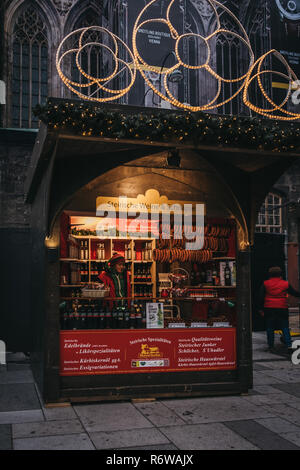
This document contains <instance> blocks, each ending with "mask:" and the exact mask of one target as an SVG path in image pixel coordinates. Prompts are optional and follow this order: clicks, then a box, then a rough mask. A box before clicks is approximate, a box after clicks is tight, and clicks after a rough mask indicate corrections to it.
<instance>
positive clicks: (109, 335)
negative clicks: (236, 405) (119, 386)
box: [60, 328, 236, 376]
mask: <svg viewBox="0 0 300 470" xmlns="http://www.w3.org/2000/svg"><path fill="white" fill-rule="evenodd" d="M116 335H117V341H116ZM213 369H215V370H232V369H236V331H235V328H203V329H199V330H198V331H197V330H195V329H193V330H191V331H189V330H187V329H181V330H178V329H174V330H173V329H163V330H162V329H160V330H155V329H154V330H151V331H149V330H133V331H128V330H127V331H126V330H124V331H122V330H118V331H116V330H102V331H100V330H99V331H93V330H73V331H61V333H60V374H61V375H62V376H74V375H92V374H125V373H126V374H128V373H141V372H147V373H152V372H180V371H199V370H213Z"/></svg>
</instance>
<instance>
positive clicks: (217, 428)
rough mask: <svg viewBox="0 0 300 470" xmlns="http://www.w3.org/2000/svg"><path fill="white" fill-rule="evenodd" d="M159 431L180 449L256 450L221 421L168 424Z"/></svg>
mask: <svg viewBox="0 0 300 470" xmlns="http://www.w3.org/2000/svg"><path fill="white" fill-rule="evenodd" d="M160 429H161V431H162V432H163V433H164V434H165V435H166V436H167V437H168V439H169V440H170V441H171V442H173V443H174V444H175V445H176V447H178V449H181V450H256V449H257V447H256V446H255V445H253V444H251V443H250V442H248V441H247V440H246V439H244V438H243V437H241V436H239V435H238V434H236V433H235V432H233V431H231V430H230V429H228V428H227V427H226V426H224V425H223V424H222V423H210V424H193V425H184V426H168V427H163V428H160Z"/></svg>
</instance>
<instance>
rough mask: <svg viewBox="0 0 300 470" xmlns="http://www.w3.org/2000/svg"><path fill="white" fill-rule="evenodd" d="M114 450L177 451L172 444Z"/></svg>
mask: <svg viewBox="0 0 300 470" xmlns="http://www.w3.org/2000/svg"><path fill="white" fill-rule="evenodd" d="M116 450H125V451H128V450H148V451H149V450H178V448H177V447H176V446H175V445H174V444H156V445H155V446H142V447H139V446H136V447H126V448H123V449H116Z"/></svg>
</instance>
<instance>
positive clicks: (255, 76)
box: [56, 0, 300, 121]
mask: <svg viewBox="0 0 300 470" xmlns="http://www.w3.org/2000/svg"><path fill="white" fill-rule="evenodd" d="M156 1H157V0H151V1H150V2H149V3H148V4H147V5H145V7H144V8H143V9H142V10H141V12H140V13H139V15H138V17H137V19H136V21H135V24H134V28H133V33H132V51H131V50H130V48H129V47H128V46H127V45H126V44H125V43H124V42H123V41H122V39H120V38H119V37H118V36H116V35H115V34H113V33H112V32H110V31H108V30H107V29H106V28H103V27H101V26H90V27H86V28H81V29H78V30H76V31H74V32H72V33H70V34H68V35H67V36H66V37H65V38H64V39H63V41H62V42H61V44H60V45H59V47H58V50H57V54H56V67H57V70H58V74H59V76H60V78H61V79H62V81H63V83H64V84H65V85H66V86H67V87H68V88H69V89H70V90H71V91H73V92H74V93H75V94H77V95H78V96H79V97H80V98H83V99H86V100H90V101H96V102H107V101H113V100H116V99H119V98H121V97H122V96H124V95H125V94H127V93H128V92H129V90H130V89H131V88H132V86H133V85H134V83H135V80H136V73H137V69H138V70H139V72H140V74H141V75H142V77H143V79H144V81H145V82H146V83H147V85H148V86H149V88H151V89H152V90H153V92H154V93H155V94H156V95H158V96H159V97H160V98H161V99H162V100H164V101H168V102H169V103H170V104H171V105H173V106H175V107H177V108H182V109H185V110H188V111H209V110H212V109H216V108H218V107H221V106H224V105H225V104H227V103H229V102H230V101H232V100H233V99H234V98H235V97H237V96H238V95H239V94H240V93H241V92H242V91H243V102H244V104H245V105H246V106H247V107H249V108H250V109H251V110H252V111H254V112H256V113H257V114H260V115H262V116H264V117H267V118H270V119H277V120H285V121H290V120H296V119H300V114H297V113H293V112H291V111H287V110H286V109H284V106H285V105H286V104H287V102H288V99H289V98H290V97H291V93H292V82H293V81H294V82H296V81H297V76H296V75H295V73H294V72H293V70H292V69H291V67H290V66H289V64H288V63H287V61H286V60H285V58H284V57H283V56H282V55H281V54H280V53H279V52H278V51H276V50H274V49H272V50H271V51H268V52H267V53H265V54H263V55H262V56H261V57H260V58H259V59H257V60H256V61H255V57H254V53H253V50H252V47H251V44H250V40H249V37H248V35H247V33H246V31H245V29H244V27H243V25H242V24H241V23H240V21H239V20H238V18H237V17H236V16H235V15H234V14H233V13H232V12H231V11H230V10H229V9H228V8H227V7H226V6H224V5H222V4H221V3H220V2H219V1H217V0H207V1H208V3H209V4H210V6H211V7H212V10H213V12H214V15H215V17H216V25H217V29H216V30H215V31H214V32H213V33H211V34H210V35H209V36H207V37H204V36H201V35H200V34H196V33H185V34H182V35H179V34H178V32H177V31H176V29H175V27H174V26H173V25H172V22H171V20H170V12H171V8H172V6H173V5H174V2H175V0H170V3H169V5H168V7H167V10H166V17H165V18H150V19H146V20H144V21H142V20H141V19H142V16H143V15H144V14H145V12H146V11H147V10H148V9H149V8H150V7H151V6H152V5H153V4H154V3H155V2H156ZM217 8H220V9H222V10H223V11H225V12H226V13H228V15H230V17H231V18H232V19H233V21H234V22H235V23H236V24H237V26H238V27H239V29H240V31H241V33H242V34H238V33H236V32H234V31H229V30H227V29H224V28H222V27H221V21H220V14H219V13H218V11H217ZM153 22H156V23H161V24H165V25H166V26H167V27H168V29H169V31H170V34H171V37H172V38H173V39H174V41H175V50H174V54H175V57H176V59H177V63H175V65H173V66H172V67H169V68H163V69H161V70H160V71H159V70H158V67H156V66H151V65H150V64H148V63H147V62H146V61H145V60H144V59H143V58H142V56H141V55H140V53H139V51H138V47H137V35H138V32H139V30H140V29H141V28H142V27H143V26H144V25H146V24H148V23H153ZM90 30H95V31H100V32H102V33H105V34H107V35H109V36H110V38H111V39H112V41H113V44H114V50H113V49H112V48H110V47H109V46H108V45H107V44H103V43H100V42H95V41H92V42H87V43H84V35H85V34H86V32H88V31H90ZM79 33H80V37H79V41H78V47H77V48H73V49H69V50H67V51H65V52H63V53H62V49H63V46H64V45H65V43H66V41H67V40H68V39H69V38H70V37H72V36H73V35H76V34H79ZM218 34H229V35H231V36H234V37H235V38H237V39H239V40H240V41H241V42H242V43H243V44H244V45H245V46H246V47H247V48H248V51H249V68H248V71H247V72H246V73H245V74H244V75H242V76H240V77H238V78H234V79H227V78H224V77H222V76H221V75H219V74H218V73H217V72H216V71H214V70H213V69H212V67H211V66H210V65H209V61H210V58H211V48H210V45H209V41H210V40H212V39H213V38H214V37H216V36H217V35H218ZM188 37H194V38H199V39H201V40H202V41H204V42H205V45H206V48H207V58H206V60H205V62H204V63H203V64H199V65H189V64H186V63H185V62H184V61H183V60H182V58H181V57H180V53H179V44H180V41H182V40H184V39H185V38H188ZM119 43H120V44H121V45H122V46H123V47H124V48H125V49H126V51H127V53H128V57H130V62H126V61H124V60H123V59H121V58H119V57H118V54H119V47H118V44H119ZM88 46H99V47H102V48H103V49H105V50H107V51H108V52H109V53H110V54H111V55H112V57H113V60H114V63H115V66H114V70H113V72H112V73H111V74H110V75H108V76H107V77H105V78H99V77H92V76H91V75H89V74H88V73H86V72H85V71H84V70H83V69H82V67H81V65H80V60H79V56H80V53H81V52H82V51H83V50H84V49H85V48H86V47H88ZM71 53H75V54H76V66H77V68H78V70H79V72H80V73H81V74H82V75H83V76H84V77H85V78H86V79H87V80H89V82H88V83H84V84H82V83H78V82H74V81H72V80H70V79H69V78H67V77H66V75H65V74H64V73H63V71H62V61H63V59H64V58H65V57H66V56H67V55H68V54H71ZM271 54H274V55H275V56H276V57H277V58H278V59H279V61H280V62H281V63H282V64H283V65H284V66H285V67H286V69H287V74H284V73H282V72H278V71H272V70H262V65H263V63H264V61H265V59H266V58H267V57H268V56H269V55H271ZM119 65H121V66H123V69H121V70H119V71H118V69H119ZM179 67H184V68H186V69H190V70H201V69H203V70H206V71H207V72H208V73H209V74H210V75H211V76H212V77H214V78H215V79H216V80H217V83H218V86H217V91H216V95H215V96H214V98H213V99H212V100H211V101H209V102H208V103H206V104H203V105H201V106H193V105H190V104H187V103H181V102H180V101H178V99H177V98H176V97H175V96H173V95H172V93H171V90H170V88H169V84H168V79H169V75H170V74H172V73H173V72H174V71H175V70H177V69H178V68H179ZM256 68H257V71H256V73H255V69H256ZM125 69H127V70H128V72H129V75H130V80H129V84H128V85H127V86H126V87H124V89H122V90H114V89H111V88H107V87H106V86H105V85H107V83H108V82H110V81H111V80H113V79H114V78H116V77H117V76H118V75H119V74H120V73H121V72H122V71H123V70H125ZM145 69H146V70H148V71H150V72H154V73H155V74H158V75H160V76H161V77H162V79H163V84H164V88H165V94H164V93H162V92H161V90H158V89H157V88H156V87H155V85H154V84H153V83H152V81H151V80H149V79H148V77H147V75H146V73H145ZM270 73H273V74H276V75H278V76H280V77H282V78H284V79H286V80H288V83H289V85H288V91H287V95H286V97H285V98H284V100H283V101H282V102H281V103H280V104H279V105H277V104H276V103H274V102H273V101H272V99H271V98H270V97H269V96H268V94H267V92H266V90H265V89H264V87H263V84H262V80H261V77H262V76H263V75H264V74H270ZM254 80H256V81H257V83H258V86H259V89H260V91H261V93H262V95H263V96H264V98H265V99H266V101H267V102H268V103H269V104H270V105H271V106H272V108H271V109H264V108H260V107H258V106H256V105H254V104H253V103H251V101H250V99H249V88H250V85H251V84H252V83H253V81H254ZM238 82H240V83H241V85H240V87H239V88H238V89H237V91H235V92H234V93H233V94H232V95H231V96H230V97H229V98H227V99H225V100H223V101H222V102H219V103H216V102H217V100H218V98H219V97H220V94H221V90H222V84H223V83H238ZM92 85H97V87H98V88H97V90H95V91H93V93H89V90H88V88H89V87H91V86H92ZM78 88H79V90H78ZM82 89H85V90H86V93H83V90H82ZM98 90H99V91H100V90H101V91H102V92H104V93H107V94H110V95H112V96H108V97H107V96H105V97H101V98H99V97H97V96H94V95H95V93H96V92H97V91H98ZM279 113H282V114H279Z"/></svg>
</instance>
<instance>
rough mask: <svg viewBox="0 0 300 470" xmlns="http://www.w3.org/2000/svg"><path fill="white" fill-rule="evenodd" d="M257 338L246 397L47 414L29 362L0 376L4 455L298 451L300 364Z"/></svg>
mask: <svg viewBox="0 0 300 470" xmlns="http://www.w3.org/2000/svg"><path fill="white" fill-rule="evenodd" d="M276 348H277V354H274V353H270V352H266V351H265V350H266V339H265V333H264V332H254V333H253V368H254V385H253V389H251V390H250V391H249V394H248V395H242V396H225V397H207V398H203V397H201V398H181V399H180V398H178V399H157V400H156V401H151V402H147V401H145V402H130V401H128V402H117V403H97V404H95V403H93V404H76V405H72V406H71V405H70V406H65V407H54V408H47V407H44V406H43V404H42V402H41V400H40V397H39V393H38V391H37V388H36V385H35V383H34V380H33V377H32V373H31V370H30V365H29V363H28V360H26V358H25V356H24V355H23V354H21V353H20V354H19V353H18V354H8V355H7V367H6V368H4V367H3V366H2V369H1V370H0V449H1V450H9V449H14V450H73V449H74V450H93V449H100V450H112V449H113V450H117V449H122V450H139V449H140V450H152V451H158V450H161V451H163V450H166V451H168V450H169V451H177V450H214V449H217V450H259V449H263V450H273V449H274V450H275V449H276V450H300V364H299V365H293V364H292V362H291V359H290V357H289V356H287V355H285V354H284V351H283V346H282V345H281V343H280V341H279V337H277V338H276Z"/></svg>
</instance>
